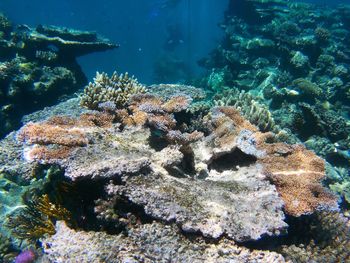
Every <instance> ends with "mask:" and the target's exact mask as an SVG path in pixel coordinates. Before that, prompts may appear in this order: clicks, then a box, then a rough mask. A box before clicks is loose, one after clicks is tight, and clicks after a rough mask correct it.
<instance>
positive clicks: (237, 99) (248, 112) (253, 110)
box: [214, 89, 275, 131]
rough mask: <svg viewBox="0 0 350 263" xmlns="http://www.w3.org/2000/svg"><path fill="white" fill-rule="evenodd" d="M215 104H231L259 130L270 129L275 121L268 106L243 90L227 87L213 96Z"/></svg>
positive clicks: (272, 128) (273, 126)
mask: <svg viewBox="0 0 350 263" xmlns="http://www.w3.org/2000/svg"><path fill="white" fill-rule="evenodd" d="M214 105H215V106H233V107H234V108H236V109H237V110H239V112H240V113H241V114H242V115H243V116H244V117H245V118H247V119H248V120H249V121H250V122H251V123H253V124H255V125H257V126H258V127H259V129H260V130H261V131H271V130H274V128H275V123H274V120H273V118H272V115H271V113H270V111H269V110H268V107H267V106H265V105H264V104H262V103H259V102H258V100H257V98H254V96H252V95H251V94H249V93H247V92H245V91H239V90H238V89H227V90H225V91H224V92H222V93H220V94H217V95H216V96H214Z"/></svg>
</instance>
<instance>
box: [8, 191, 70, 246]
mask: <svg viewBox="0 0 350 263" xmlns="http://www.w3.org/2000/svg"><path fill="white" fill-rule="evenodd" d="M69 219H70V213H69V212H68V211H67V210H66V209H65V208H63V207H61V206H59V205H55V204H53V203H51V202H50V200H49V197H48V195H43V196H41V197H39V198H37V199H35V198H34V199H33V200H31V201H29V203H28V204H27V205H26V206H25V207H24V208H22V209H19V210H18V211H16V212H15V213H13V214H12V215H10V216H9V217H8V221H7V222H6V223H5V224H6V227H8V228H9V229H10V231H11V234H12V235H13V236H16V237H17V238H20V239H34V240H37V239H38V238H40V237H42V236H43V235H44V234H50V235H53V234H55V227H54V223H53V221H52V220H69Z"/></svg>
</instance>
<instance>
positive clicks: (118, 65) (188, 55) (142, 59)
mask: <svg viewBox="0 0 350 263" xmlns="http://www.w3.org/2000/svg"><path fill="white" fill-rule="evenodd" d="M227 2H228V0H128V1H121V0H101V1H93V0H84V1H82V0H60V1H58V0H47V1H42V0H30V1H28V0H21V1H15V0H0V12H3V13H4V14H5V15H7V16H8V17H9V18H10V19H11V20H12V21H13V22H14V23H17V24H27V25H29V26H36V25H38V24H47V25H57V26H64V27H72V28H76V29H81V30H93V31H96V32H98V33H99V34H101V35H103V36H105V37H107V38H109V39H110V40H111V41H112V42H115V43H118V44H120V45H121V47H120V48H119V49H117V50H114V51H109V52H105V53H98V54H93V55H89V56H86V57H83V58H80V64H81V65H82V67H83V70H84V72H85V73H86V74H87V76H88V77H89V79H91V78H92V77H93V76H94V75H95V71H96V70H98V71H105V72H108V73H111V72H112V71H113V70H115V69H117V70H118V71H119V72H124V71H128V72H130V73H131V74H134V75H136V76H137V77H138V78H139V80H140V81H142V82H145V83H152V82H156V81H158V82H159V81H161V82H162V81H168V82H176V81H180V82H181V81H185V78H186V77H192V76H194V75H196V74H198V73H199V72H200V68H199V67H198V66H197V63H196V62H197V60H198V59H200V58H202V57H204V56H206V55H207V53H208V52H209V51H210V50H211V49H213V48H214V47H215V46H216V45H217V43H218V42H219V41H220V38H221V33H222V30H221V29H220V28H219V27H218V24H219V23H220V21H222V20H223V14H224V10H225V8H226V7H227ZM305 2H306V1H305ZM308 2H313V3H318V4H338V3H350V1H349V0H343V1H340V0H333V1H325V0H313V1H311V0H310V1H308ZM169 62H172V63H173V65H169V67H175V68H176V67H178V68H179V70H180V71H181V72H182V74H181V73H179V72H177V73H179V74H177V73H175V74H173V75H172V76H171V74H169V75H168V76H159V72H158V74H157V73H155V70H154V67H155V65H156V64H158V65H162V66H164V64H165V65H168V64H171V63H169ZM161 63H163V64H161ZM161 68H162V67H161ZM170 71H171V70H170ZM165 74H166V73H165ZM163 75H164V74H163ZM159 77H161V78H159Z"/></svg>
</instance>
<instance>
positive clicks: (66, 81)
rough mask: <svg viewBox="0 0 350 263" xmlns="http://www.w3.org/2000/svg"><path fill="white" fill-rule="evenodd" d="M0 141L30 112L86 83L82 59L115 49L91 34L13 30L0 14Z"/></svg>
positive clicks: (55, 29)
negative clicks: (80, 58)
mask: <svg viewBox="0 0 350 263" xmlns="http://www.w3.org/2000/svg"><path fill="white" fill-rule="evenodd" d="M0 35H1V36H0V39H1V44H0V86H1V88H0V103H1V109H0V121H1V123H3V125H2V126H1V128H0V137H3V136H4V135H5V134H6V133H8V132H9V131H12V130H15V129H18V128H19V126H20V122H21V118H22V117H23V116H24V115H25V114H28V113H31V112H33V111H35V110H38V109H41V108H43V107H45V106H49V105H53V104H55V103H57V101H58V99H59V98H60V97H61V96H63V95H71V94H73V93H74V92H75V91H77V90H78V89H79V88H81V87H83V86H84V85H85V84H86V83H87V79H86V77H85V75H84V73H83V72H82V70H81V68H80V66H79V64H78V63H77V61H76V58H77V57H78V56H82V55H85V54H89V53H92V52H96V51H105V50H109V49H113V48H116V47H117V45H114V44H111V43H109V41H108V40H106V39H102V38H100V37H98V36H97V35H96V33H93V32H85V31H77V30H71V29H67V28H59V27H53V26H38V27H37V28H35V29H34V28H30V27H28V26H26V25H15V26H12V25H11V22H10V21H9V20H8V19H7V18H6V17H4V16H3V15H1V16H0Z"/></svg>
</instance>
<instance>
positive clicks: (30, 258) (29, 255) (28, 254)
mask: <svg viewBox="0 0 350 263" xmlns="http://www.w3.org/2000/svg"><path fill="white" fill-rule="evenodd" d="M35 258H36V254H35V253H34V251H33V250H30V249H29V250H24V251H22V252H21V253H19V255H18V256H17V257H16V259H15V263H31V262H34V260H35Z"/></svg>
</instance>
